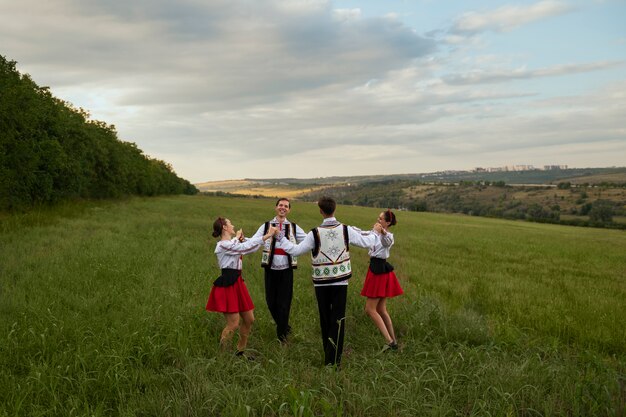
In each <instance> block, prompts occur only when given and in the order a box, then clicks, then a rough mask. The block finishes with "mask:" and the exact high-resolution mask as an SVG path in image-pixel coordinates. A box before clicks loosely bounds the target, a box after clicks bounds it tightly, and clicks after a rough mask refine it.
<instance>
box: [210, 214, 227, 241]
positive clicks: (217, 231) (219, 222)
mask: <svg viewBox="0 0 626 417" xmlns="http://www.w3.org/2000/svg"><path fill="white" fill-rule="evenodd" d="M224 226H226V219H225V218H224V217H218V218H217V219H216V220H215V221H214V222H213V233H211V236H213V237H220V236H222V230H224Z"/></svg>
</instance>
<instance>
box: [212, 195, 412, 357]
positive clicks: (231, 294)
mask: <svg viewBox="0 0 626 417" xmlns="http://www.w3.org/2000/svg"><path fill="white" fill-rule="evenodd" d="M317 204H318V207H319V209H320V214H321V215H322V218H323V221H322V224H321V225H320V226H318V227H316V228H314V229H312V230H311V231H310V232H309V233H305V232H304V231H303V230H302V228H300V227H299V226H298V225H297V224H295V223H293V222H290V221H289V220H287V215H288V214H289V212H290V211H291V202H290V201H289V200H288V199H287V198H280V199H279V200H278V201H277V202H276V207H275V212H276V216H275V217H274V218H273V219H272V220H270V221H268V222H265V223H264V224H262V225H261V226H260V227H259V229H258V230H257V232H256V233H255V234H254V235H253V236H252V237H250V238H245V237H244V236H243V233H242V231H241V229H240V230H237V231H235V227H234V225H233V224H232V222H231V221H230V220H229V219H227V218H224V217H218V218H217V219H216V220H215V222H214V223H213V234H212V235H213V237H215V238H218V242H217V246H216V248H215V254H216V255H217V260H218V264H219V266H220V268H221V275H220V276H219V277H218V278H217V279H216V280H215V281H214V282H213V287H212V288H211V293H210V295H209V299H208V302H207V305H206V309H207V310H208V311H214V312H219V313H222V314H223V315H224V317H225V319H226V325H225V327H224V329H223V330H222V333H221V336H220V345H221V348H222V350H228V349H229V348H230V345H231V341H232V339H233V335H234V333H235V332H236V331H237V329H239V339H238V341H237V350H236V355H238V356H244V357H248V358H252V357H251V356H249V355H248V354H247V352H246V346H247V343H248V337H249V335H250V331H251V329H252V323H253V322H254V303H253V302H252V299H251V297H250V294H249V293H248V289H247V288H246V284H245V282H244V280H243V278H242V275H241V269H242V259H243V255H246V254H249V253H253V252H256V251H257V250H259V249H260V248H263V255H262V257H261V266H262V267H263V268H264V269H265V299H266V302H267V306H268V309H269V311H270V313H271V315H272V318H273V319H274V322H275V323H276V336H277V338H278V340H279V341H280V342H281V343H285V342H287V340H288V337H289V334H290V333H291V326H290V325H289V314H290V310H291V300H292V297H293V269H295V268H297V265H298V256H300V255H302V254H304V253H306V252H310V253H311V266H312V275H311V278H312V281H313V285H314V288H315V296H316V299H317V305H318V310H319V317H320V327H321V334H322V344H323V347H324V360H325V364H326V365H335V366H338V365H340V364H341V356H342V352H343V340H344V335H345V311H346V301H347V289H348V280H349V279H350V277H351V276H352V266H351V262H350V246H352V245H353V246H358V247H361V248H366V249H368V253H369V256H370V263H369V268H368V271H367V275H366V277H365V282H364V285H363V289H362V291H361V295H362V296H364V297H367V301H366V302H365V312H366V313H367V315H368V316H369V317H370V318H371V319H372V321H373V322H374V324H375V325H376V327H377V328H378V330H379V331H380V333H381V334H382V336H383V337H384V339H385V345H384V347H383V350H384V351H386V350H397V349H398V342H397V339H396V335H395V332H394V329H393V323H392V320H391V317H390V315H389V313H388V312H387V298H391V297H396V296H398V295H401V294H402V293H403V291H402V288H401V286H400V283H399V282H398V278H397V277H396V275H395V273H394V270H393V266H392V265H391V264H390V263H389V262H387V259H388V258H389V254H390V248H391V246H393V244H394V238H393V233H391V232H390V231H389V228H390V227H391V226H393V225H395V224H396V216H395V214H394V213H393V212H392V211H391V210H386V211H383V212H381V213H380V214H379V216H378V219H377V221H376V223H375V224H374V226H373V227H372V229H371V230H369V231H362V230H360V229H358V228H356V227H353V226H348V225H344V224H342V223H340V222H339V221H338V220H337V219H336V218H335V209H336V203H335V201H334V200H333V199H332V198H330V197H322V198H320V199H319V201H318V203H317Z"/></svg>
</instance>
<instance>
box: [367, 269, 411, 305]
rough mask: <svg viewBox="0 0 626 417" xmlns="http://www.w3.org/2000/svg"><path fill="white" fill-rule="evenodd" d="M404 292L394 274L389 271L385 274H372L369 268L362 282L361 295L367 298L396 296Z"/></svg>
mask: <svg viewBox="0 0 626 417" xmlns="http://www.w3.org/2000/svg"><path fill="white" fill-rule="evenodd" d="M402 294H404V291H402V287H400V282H399V281H398V278H397V277H396V274H395V273H394V272H393V271H391V272H387V273H385V274H374V273H373V272H372V271H371V270H370V269H369V268H368V269H367V275H366V276H365V282H364V283H363V289H362V290H361V295H362V296H364V297H369V298H382V297H388V298H389V297H396V296H398V295H402Z"/></svg>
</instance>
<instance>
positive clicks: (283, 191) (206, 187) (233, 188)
mask: <svg viewBox="0 0 626 417" xmlns="http://www.w3.org/2000/svg"><path fill="white" fill-rule="evenodd" d="M195 185H196V187H197V188H198V189H199V190H200V191H202V192H217V191H222V192H226V193H231V194H240V195H259V196H264V197H276V198H278V197H286V198H295V197H299V196H302V195H304V194H306V193H310V192H314V191H319V190H322V189H324V188H326V186H313V185H309V184H281V183H271V182H259V181H249V180H230V181H210V182H203V183H200V184H195Z"/></svg>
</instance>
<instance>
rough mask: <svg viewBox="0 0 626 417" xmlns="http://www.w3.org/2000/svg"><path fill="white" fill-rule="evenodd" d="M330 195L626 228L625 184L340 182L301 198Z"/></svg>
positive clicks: (361, 202) (374, 203) (362, 202)
mask: <svg viewBox="0 0 626 417" xmlns="http://www.w3.org/2000/svg"><path fill="white" fill-rule="evenodd" d="M321 195H330V196H332V197H334V198H335V199H336V200H337V201H339V202H341V203H342V204H347V205H358V206H368V207H379V208H387V207H389V208H395V209H405V210H410V211H431V212H441V213H463V214H468V215H472V216H486V217H498V218H505V219H516V220H531V221H536V222H544V223H562V224H570V225H576V226H593V227H611V228H626V224H624V223H622V222H616V221H614V220H615V218H617V217H623V216H626V188H624V187H615V186H609V185H599V186H591V185H572V184H571V183H570V182H560V183H559V184H558V185H556V186H548V185H546V186H539V187H538V186H510V185H507V184H506V183H504V182H503V181H496V182H490V181H460V182H459V183H424V182H421V181H414V180H410V181H409V180H385V181H373V182H364V183H357V184H352V183H351V184H338V185H334V186H329V187H327V188H325V189H323V190H319V191H315V192H310V193H306V194H304V195H302V196H301V197H300V198H302V199H304V200H307V201H316V200H317V199H318V198H319V197H320V196H321Z"/></svg>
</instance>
